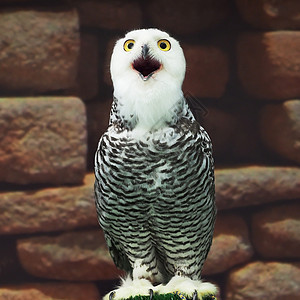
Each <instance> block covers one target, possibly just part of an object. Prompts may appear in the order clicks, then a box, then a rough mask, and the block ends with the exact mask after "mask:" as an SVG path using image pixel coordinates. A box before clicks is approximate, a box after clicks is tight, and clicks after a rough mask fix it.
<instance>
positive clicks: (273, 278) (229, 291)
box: [226, 261, 300, 300]
mask: <svg viewBox="0 0 300 300" xmlns="http://www.w3.org/2000/svg"><path fill="white" fill-rule="evenodd" d="M226 299H230V300H246V299H247V300H257V299H272V300H281V299H294V300H299V299H300V264H299V263H280V262H260V261H257V262H252V263H250V264H248V265H246V266H242V267H240V268H238V269H235V270H232V271H231V272H230V274H229V277H228V281H227V287H226Z"/></svg>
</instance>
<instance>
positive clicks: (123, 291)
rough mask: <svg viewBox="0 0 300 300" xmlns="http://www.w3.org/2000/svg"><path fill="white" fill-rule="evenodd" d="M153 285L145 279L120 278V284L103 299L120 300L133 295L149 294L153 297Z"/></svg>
mask: <svg viewBox="0 0 300 300" xmlns="http://www.w3.org/2000/svg"><path fill="white" fill-rule="evenodd" d="M153 288H154V287H153V285H152V284H151V282H150V281H149V280H147V279H134V280H132V279H131V278H130V277H128V278H126V279H124V280H122V284H121V286H120V287H119V288H117V289H115V290H113V291H112V292H110V293H108V294H106V295H105V296H104V297H103V300H121V299H127V298H129V297H135V296H138V295H140V296H149V295H150V299H151V298H152V297H153Z"/></svg>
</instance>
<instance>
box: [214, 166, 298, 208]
mask: <svg viewBox="0 0 300 300" xmlns="http://www.w3.org/2000/svg"><path fill="white" fill-rule="evenodd" d="M215 176H216V201H217V207H218V209H229V208H233V207H242V206H249V205H258V204H263V203H269V202H274V201H278V200H292V199H298V198H299V195H300V180H299V179H300V168H296V167H265V166H248V167H236V168H231V169H217V170H216V171H215Z"/></svg>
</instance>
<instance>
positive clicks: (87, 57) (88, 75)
mask: <svg viewBox="0 0 300 300" xmlns="http://www.w3.org/2000/svg"><path fill="white" fill-rule="evenodd" d="M98 43H99V41H98V38H97V36H96V35H94V34H89V33H82V34H81V39H80V55H79V65H78V73H77V83H76V86H75V87H74V88H73V89H72V92H74V93H75V94H76V95H77V96H78V97H79V98H80V99H82V100H84V101H86V100H89V99H92V98H93V97H95V96H97V94H98V92H99V65H100V62H99V45H98Z"/></svg>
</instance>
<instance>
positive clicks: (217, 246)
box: [202, 213, 253, 275]
mask: <svg viewBox="0 0 300 300" xmlns="http://www.w3.org/2000/svg"><path fill="white" fill-rule="evenodd" d="M252 254H253V249H252V246H251V243H250V241H249V236H248V228H247V225H246V222H245V221H244V220H243V218H242V217H240V216H239V215H237V214H233V213H223V214H218V215H217V220H216V224H215V231H214V238H213V242H212V246H211V248H210V251H209V253H208V257H207V259H206V261H205V264H204V269H203V272H202V273H203V274H204V275H212V274H216V273H222V272H224V271H227V270H228V269H230V268H231V267H233V266H236V265H238V264H241V263H245V262H247V261H248V260H249V259H250V258H251V256H252Z"/></svg>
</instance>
